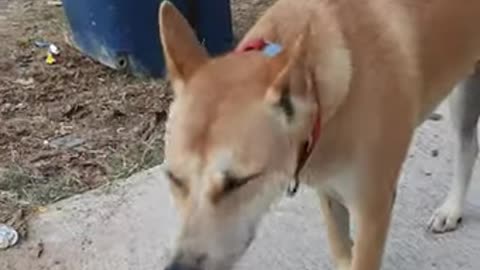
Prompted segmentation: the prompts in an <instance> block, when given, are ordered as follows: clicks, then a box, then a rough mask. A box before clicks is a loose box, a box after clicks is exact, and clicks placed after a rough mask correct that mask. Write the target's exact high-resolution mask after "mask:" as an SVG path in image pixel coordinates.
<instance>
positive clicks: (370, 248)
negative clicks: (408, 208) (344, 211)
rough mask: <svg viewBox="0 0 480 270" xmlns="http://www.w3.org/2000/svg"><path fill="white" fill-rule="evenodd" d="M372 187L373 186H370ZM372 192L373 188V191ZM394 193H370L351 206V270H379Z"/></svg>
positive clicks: (378, 191)
mask: <svg viewBox="0 0 480 270" xmlns="http://www.w3.org/2000/svg"><path fill="white" fill-rule="evenodd" d="M373 188H374V187H373ZM374 189H375V188H374ZM393 197H394V192H384V191H381V190H377V192H374V191H373V190H372V193H371V194H368V195H367V194H365V197H363V198H362V200H363V201H362V202H360V203H359V204H358V205H355V206H354V210H353V213H352V214H353V216H354V219H355V224H356V225H357V231H356V233H355V238H354V239H355V240H354V241H355V245H354V249H353V261H352V268H351V269H352V270H379V269H380V267H381V264H382V257H383V250H384V247H385V241H386V238H387V234H388V228H389V225H390V216H391V211H392V203H393Z"/></svg>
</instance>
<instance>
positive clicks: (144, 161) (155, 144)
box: [109, 136, 164, 181]
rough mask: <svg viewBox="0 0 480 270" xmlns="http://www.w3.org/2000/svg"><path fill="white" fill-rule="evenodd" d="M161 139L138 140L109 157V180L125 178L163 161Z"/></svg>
mask: <svg viewBox="0 0 480 270" xmlns="http://www.w3.org/2000/svg"><path fill="white" fill-rule="evenodd" d="M163 146H164V145H163V139H162V138H161V137H160V136H159V138H155V139H154V140H152V142H150V143H148V142H138V143H135V144H133V145H131V146H130V147H129V148H128V149H125V151H121V152H119V153H118V154H116V155H114V156H113V157H112V158H111V159H110V164H109V165H110V169H111V173H110V180H112V181H113V180H118V179H125V178H128V177H130V176H132V175H133V174H135V173H137V172H139V171H142V170H146V169H150V168H152V167H154V166H156V165H160V164H161V163H162V162H163Z"/></svg>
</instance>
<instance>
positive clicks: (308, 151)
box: [234, 38, 322, 196]
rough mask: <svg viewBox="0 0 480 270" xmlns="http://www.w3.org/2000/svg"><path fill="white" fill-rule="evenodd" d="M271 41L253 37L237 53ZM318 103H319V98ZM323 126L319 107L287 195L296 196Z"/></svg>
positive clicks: (263, 46)
mask: <svg viewBox="0 0 480 270" xmlns="http://www.w3.org/2000/svg"><path fill="white" fill-rule="evenodd" d="M268 44H269V43H268V42H267V41H266V40H265V39H263V38H257V39H253V40H251V41H248V42H245V43H241V44H240V45H239V46H238V47H237V48H236V49H235V50H234V52H235V53H242V52H248V51H262V50H263V49H264V48H265V47H266V46H267V45H268ZM315 98H316V99H317V104H318V98H317V97H315ZM321 126H322V119H321V114H320V108H319V109H318V112H317V116H316V119H315V122H314V123H313V127H312V131H311V133H310V136H309V137H308V139H307V140H306V141H305V142H304V143H302V144H301V146H300V149H299V153H298V160H297V167H296V169H295V175H294V180H293V182H292V183H291V185H290V186H289V187H288V189H287V195H289V196H294V195H295V194H296V193H297V191H298V188H299V185H300V179H299V176H300V172H301V171H302V169H303V168H304V167H305V164H306V163H307V161H308V159H309V158H310V156H311V155H312V152H313V150H314V148H315V145H316V144H317V142H318V140H319V138H320V133H321Z"/></svg>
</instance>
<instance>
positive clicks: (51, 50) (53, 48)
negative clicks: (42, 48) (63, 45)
mask: <svg viewBox="0 0 480 270" xmlns="http://www.w3.org/2000/svg"><path fill="white" fill-rule="evenodd" d="M48 52H49V53H51V54H53V55H59V54H60V49H59V48H58V47H57V46H56V45H55V44H53V43H52V44H50V46H48Z"/></svg>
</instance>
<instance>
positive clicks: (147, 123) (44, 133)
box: [0, 0, 272, 233]
mask: <svg viewBox="0 0 480 270" xmlns="http://www.w3.org/2000/svg"><path fill="white" fill-rule="evenodd" d="M0 2H1V3H0V223H5V222H6V223H9V224H13V225H14V226H15V227H17V228H18V229H21V232H23V233H25V230H24V228H23V226H22V225H23V223H24V220H25V216H26V215H27V214H30V213H33V212H35V211H42V209H43V206H44V205H47V204H50V203H52V202H55V201H58V200H61V199H63V198H66V197H69V196H72V195H74V194H77V193H80V192H84V191H86V190H90V189H93V188H96V187H98V186H100V185H105V184H108V183H110V182H111V181H114V180H117V179H124V178H126V177H128V176H130V175H131V174H133V173H135V172H137V171H139V170H143V169H146V168H150V167H152V166H154V165H157V164H159V163H161V162H162V160H163V134H164V122H165V120H166V117H167V113H168V106H169V104H170V101H171V100H172V95H171V91H170V90H169V87H168V84H167V83H166V82H164V81H162V80H152V79H140V78H135V77H132V76H130V75H128V74H123V73H120V72H117V71H113V70H111V69H108V68H106V67H104V66H102V65H100V64H98V63H96V62H95V61H93V60H91V59H89V58H87V57H85V56H83V55H81V54H80V53H79V52H78V51H76V50H75V49H73V48H72V47H70V46H69V45H68V26H67V25H66V23H65V19H64V14H63V9H62V8H61V7H56V6H52V5H49V4H47V2H48V1H47V0H0ZM271 2H272V1H260V0H233V1H232V8H233V14H234V25H235V33H236V36H237V37H238V36H241V35H242V34H243V33H244V32H245V31H246V29H248V27H250V25H251V24H252V23H253V22H254V20H255V18H256V17H257V15H258V13H259V12H261V11H263V10H264V9H265V8H266V7H267V6H268V5H269V4H270V3H271ZM35 41H48V42H52V43H54V44H56V45H57V46H58V47H59V48H60V50H61V54H60V56H58V57H57V62H56V63H55V64H53V65H47V64H46V63H45V57H46V49H42V48H38V47H37V46H35ZM32 210H33V211H32Z"/></svg>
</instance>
